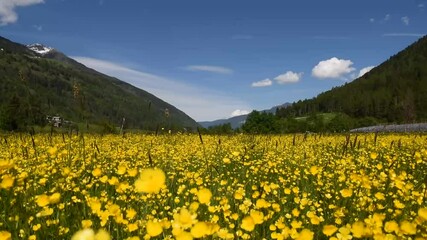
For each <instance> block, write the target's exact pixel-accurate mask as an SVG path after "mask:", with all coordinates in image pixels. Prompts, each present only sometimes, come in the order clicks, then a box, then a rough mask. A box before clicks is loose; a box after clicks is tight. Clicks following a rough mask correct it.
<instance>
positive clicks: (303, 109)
mask: <svg viewBox="0 0 427 240" xmlns="http://www.w3.org/2000/svg"><path fill="white" fill-rule="evenodd" d="M319 112H320V113H328V112H341V113H345V114H347V115H349V116H350V117H353V118H365V117H374V118H376V119H378V120H380V121H382V122H395V123H407V122H422V121H427V36H425V37H423V38H421V39H419V40H418V41H417V42H415V43H413V44H412V45H410V46H409V47H407V48H406V49H404V50H403V51H401V52H399V53H398V54H396V55H394V56H392V57H390V58H389V59H388V60H387V61H385V62H384V63H382V64H381V65H379V66H377V67H376V68H374V69H372V70H371V71H370V72H369V73H367V74H365V75H364V76H362V77H360V78H358V79H356V80H354V81H352V82H350V83H346V84H345V85H343V86H340V87H336V88H333V89H331V90H329V91H326V92H324V93H321V94H319V95H318V96H317V97H315V98H312V99H308V100H304V101H299V102H296V103H294V104H293V105H292V106H291V107H289V108H281V109H280V110H279V111H278V115H279V116H280V117H283V118H286V117H299V116H308V115H310V114H313V113H319Z"/></svg>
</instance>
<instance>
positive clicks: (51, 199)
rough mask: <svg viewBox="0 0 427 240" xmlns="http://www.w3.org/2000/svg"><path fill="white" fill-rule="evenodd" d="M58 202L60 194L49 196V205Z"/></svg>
mask: <svg viewBox="0 0 427 240" xmlns="http://www.w3.org/2000/svg"><path fill="white" fill-rule="evenodd" d="M60 200H61V194H59V193H54V194H52V195H50V196H49V203H50V204H55V203H58V202H59V201H60Z"/></svg>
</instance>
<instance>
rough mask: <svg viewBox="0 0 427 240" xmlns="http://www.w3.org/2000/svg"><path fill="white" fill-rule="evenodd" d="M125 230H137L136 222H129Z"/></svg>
mask: <svg viewBox="0 0 427 240" xmlns="http://www.w3.org/2000/svg"><path fill="white" fill-rule="evenodd" d="M127 230H128V231H129V232H133V231H136V230H138V224H136V223H130V224H128V229H127Z"/></svg>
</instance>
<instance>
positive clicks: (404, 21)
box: [400, 16, 409, 26]
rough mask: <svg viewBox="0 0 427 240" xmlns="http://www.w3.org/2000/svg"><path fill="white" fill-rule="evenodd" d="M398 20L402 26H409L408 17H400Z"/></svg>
mask: <svg viewBox="0 0 427 240" xmlns="http://www.w3.org/2000/svg"><path fill="white" fill-rule="evenodd" d="M400 20H402V22H403V24H405V25H406V26H408V25H409V17H407V16H405V17H402V18H401V19H400Z"/></svg>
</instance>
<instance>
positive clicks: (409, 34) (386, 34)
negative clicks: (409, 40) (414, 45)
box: [382, 33, 426, 37]
mask: <svg viewBox="0 0 427 240" xmlns="http://www.w3.org/2000/svg"><path fill="white" fill-rule="evenodd" d="M425 35H426V34H425V33H384V34H383V35H382V36H383V37H423V36H425Z"/></svg>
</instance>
